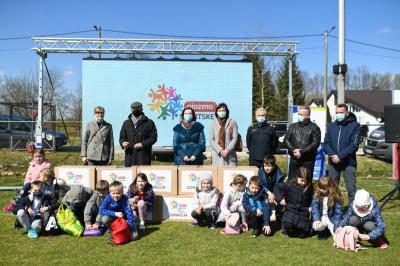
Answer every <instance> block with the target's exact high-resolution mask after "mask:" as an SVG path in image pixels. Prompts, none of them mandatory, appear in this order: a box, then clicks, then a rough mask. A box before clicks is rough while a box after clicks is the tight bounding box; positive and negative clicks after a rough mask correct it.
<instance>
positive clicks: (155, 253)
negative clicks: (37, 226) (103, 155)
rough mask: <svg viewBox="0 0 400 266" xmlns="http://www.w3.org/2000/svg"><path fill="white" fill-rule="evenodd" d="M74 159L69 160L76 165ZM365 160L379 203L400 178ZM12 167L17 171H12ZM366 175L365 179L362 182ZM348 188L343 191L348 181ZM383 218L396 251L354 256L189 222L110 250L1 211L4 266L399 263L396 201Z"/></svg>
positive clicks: (157, 228)
mask: <svg viewBox="0 0 400 266" xmlns="http://www.w3.org/2000/svg"><path fill="white" fill-rule="evenodd" d="M52 156H54V157H52ZM64 156H65V154H64ZM73 156H76V154H74V155H73ZM1 157H2V158H0V160H1V163H2V169H1V170H2V171H12V170H10V169H13V168H15V169H22V167H21V164H23V166H24V169H25V167H26V163H27V162H28V161H29V156H27V154H26V153H16V154H8V156H4V155H3V153H2V155H1ZM48 157H49V159H50V160H51V161H52V162H53V159H54V160H56V159H59V160H61V159H62V154H59V153H57V154H49V156H48ZM12 158H14V160H15V161H14V162H12V161H13V159H12ZM71 158H73V157H72V156H70V158H68V159H67V160H66V162H67V163H69V160H70V159H71ZM18 160H19V161H18ZM359 162H360V165H359V171H360V172H359V173H366V174H365V175H363V176H364V177H360V178H358V181H357V182H358V183H357V187H358V188H365V189H367V190H368V191H370V192H371V194H373V195H375V196H376V197H377V198H378V199H379V198H381V197H382V196H383V195H385V194H386V193H387V192H389V191H390V190H392V189H393V180H391V179H390V178H384V177H379V176H385V173H387V174H386V176H388V175H390V171H391V165H390V164H387V163H384V162H381V161H377V160H374V159H371V158H367V157H363V158H361V159H359ZM245 163H246V162H242V164H245ZM12 164H17V165H16V166H14V167H12ZM71 164H72V163H71ZM279 164H280V165H281V166H282V167H283V168H284V160H282V159H280V161H279ZM368 169H370V170H368ZM20 171H23V170H20ZM359 173H358V176H361V175H360V174H359ZM367 176H373V177H367ZM378 177H379V178H378ZM21 180H22V179H21V177H18V176H16V175H3V176H1V177H0V186H1V185H6V184H17V185H20V184H21V183H20V182H21ZM341 186H344V184H343V181H342V183H341ZM345 194H346V193H345ZM12 197H13V192H0V206H4V205H5V204H6V203H7V201H8V200H9V199H11V198H12ZM346 202H347V201H346ZM383 217H384V219H385V222H386V227H387V233H386V236H387V238H388V239H389V241H390V247H389V249H387V250H381V249H378V248H374V247H371V246H370V244H369V243H368V242H362V244H363V245H364V246H365V247H366V248H367V249H366V250H361V251H360V252H359V253H354V252H350V251H344V250H338V249H336V248H334V247H333V246H332V241H331V239H328V240H326V241H319V240H317V238H316V237H315V236H314V237H311V238H307V239H303V240H300V239H290V238H288V237H286V236H282V235H281V234H280V232H279V231H278V228H276V226H273V228H275V234H274V235H273V236H272V237H268V238H266V237H258V238H256V239H253V238H251V237H250V234H249V233H244V234H241V235H239V236H226V235H225V236H221V235H220V234H219V229H218V230H210V229H208V228H193V227H191V226H189V225H188V223H183V222H163V223H162V224H154V225H150V226H149V227H148V229H147V230H148V233H147V234H146V235H144V236H143V237H142V238H141V239H140V240H138V241H137V242H131V243H129V244H126V245H123V246H113V245H111V244H110V243H109V240H108V238H107V236H106V235H105V236H101V237H91V238H90V237H85V238H83V237H82V238H75V237H72V236H68V235H60V236H54V237H39V238H38V239H29V238H28V237H27V236H26V235H25V234H24V230H16V229H14V221H15V216H14V215H12V214H7V213H2V212H1V213H0V225H1V226H0V264H1V265H26V264H30V265H38V264H42V265H50V264H57V265H118V264H119V265H129V264H148V265H166V264H169V265H248V264H255V263H257V264H259V265H267V264H268V265H294V264H297V265H399V262H400V259H399V251H400V249H399V248H400V228H399V218H400V201H399V200H394V201H390V202H389V203H388V204H387V205H386V206H385V210H384V211H383Z"/></svg>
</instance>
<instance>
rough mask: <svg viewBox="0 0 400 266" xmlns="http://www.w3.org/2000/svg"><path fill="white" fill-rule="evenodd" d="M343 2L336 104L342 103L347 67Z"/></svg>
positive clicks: (342, 3)
mask: <svg viewBox="0 0 400 266" xmlns="http://www.w3.org/2000/svg"><path fill="white" fill-rule="evenodd" d="M344 11H345V0H339V64H338V69H337V71H336V72H337V103H338V104H341V103H345V102H344V91H345V78H346V72H347V65H346V64H345V28H344V27H345V14H344Z"/></svg>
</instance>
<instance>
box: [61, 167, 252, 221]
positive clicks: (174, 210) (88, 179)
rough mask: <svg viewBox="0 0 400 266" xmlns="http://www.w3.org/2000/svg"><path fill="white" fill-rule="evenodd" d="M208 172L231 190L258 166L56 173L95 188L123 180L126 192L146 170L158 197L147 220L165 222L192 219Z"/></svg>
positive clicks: (222, 188) (215, 182)
mask: <svg viewBox="0 0 400 266" xmlns="http://www.w3.org/2000/svg"><path fill="white" fill-rule="evenodd" d="M204 172H208V173H210V174H211V175H212V176H213V185H214V186H216V187H217V188H218V189H219V191H220V192H221V193H224V192H225V191H229V189H230V183H231V182H232V179H233V177H234V176H235V175H237V174H242V175H244V176H246V177H247V179H249V178H250V177H251V176H253V175H257V173H258V169H257V168H256V167H253V166H236V167H215V166H212V165H202V166H171V165H158V166H151V165H149V166H133V167H126V168H124V167H116V166H114V167H113V166H100V167H93V166H58V167H56V168H55V173H56V176H57V177H58V178H61V179H63V180H65V181H66V183H67V184H69V185H73V184H79V185H83V186H86V187H90V188H93V189H94V187H95V184H96V181H97V180H101V179H103V180H107V181H108V182H110V183H111V182H113V181H120V182H121V183H122V184H123V186H124V192H125V193H126V192H127V190H128V188H129V185H130V184H131V183H132V182H133V180H134V179H135V176H136V174H138V173H144V174H146V175H147V178H148V180H149V182H150V183H151V184H152V186H153V190H154V193H155V194H156V199H155V202H154V206H153V210H152V212H151V213H147V215H146V220H148V221H151V222H161V221H163V220H173V221H187V220H190V219H191V215H190V214H191V212H192V210H193V194H194V192H195V190H196V186H197V180H198V178H199V176H200V175H201V174H202V173H204Z"/></svg>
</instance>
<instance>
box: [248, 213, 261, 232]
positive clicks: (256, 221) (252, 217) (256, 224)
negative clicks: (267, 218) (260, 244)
mask: <svg viewBox="0 0 400 266" xmlns="http://www.w3.org/2000/svg"><path fill="white" fill-rule="evenodd" d="M249 221H250V225H251V227H252V228H253V229H258V230H261V229H262V227H263V224H264V221H263V215H261V216H257V215H256V213H255V212H251V213H249Z"/></svg>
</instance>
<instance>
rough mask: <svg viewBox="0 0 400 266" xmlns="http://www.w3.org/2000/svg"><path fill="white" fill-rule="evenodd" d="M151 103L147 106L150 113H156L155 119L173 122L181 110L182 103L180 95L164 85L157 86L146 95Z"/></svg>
mask: <svg viewBox="0 0 400 266" xmlns="http://www.w3.org/2000/svg"><path fill="white" fill-rule="evenodd" d="M148 96H149V98H150V99H151V103H150V104H148V107H149V108H150V111H151V112H157V113H158V114H159V116H158V117H157V119H163V120H167V118H171V119H172V120H174V119H175V118H177V117H178V116H179V115H180V112H181V111H182V110H183V102H182V97H181V95H180V94H178V93H177V92H176V89H175V88H173V87H168V86H165V84H162V85H157V89H156V90H153V89H150V92H149V94H148Z"/></svg>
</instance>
